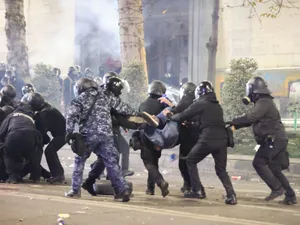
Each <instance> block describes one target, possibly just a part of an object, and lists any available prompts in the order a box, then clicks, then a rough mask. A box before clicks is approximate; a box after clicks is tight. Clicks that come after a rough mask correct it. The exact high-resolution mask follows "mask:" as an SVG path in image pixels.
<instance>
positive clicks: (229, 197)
mask: <svg viewBox="0 0 300 225" xmlns="http://www.w3.org/2000/svg"><path fill="white" fill-rule="evenodd" d="M225 204H227V205H236V204H237V200H236V195H234V194H232V195H227V198H226V199H225Z"/></svg>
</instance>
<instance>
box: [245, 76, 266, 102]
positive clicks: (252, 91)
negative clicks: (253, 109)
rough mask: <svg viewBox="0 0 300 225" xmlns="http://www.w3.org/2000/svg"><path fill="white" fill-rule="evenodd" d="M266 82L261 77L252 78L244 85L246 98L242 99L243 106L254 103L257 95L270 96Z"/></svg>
mask: <svg viewBox="0 0 300 225" xmlns="http://www.w3.org/2000/svg"><path fill="white" fill-rule="evenodd" d="M270 94H271V91H270V90H269V89H268V85H267V83H266V81H265V80H264V79H263V78H262V77H253V78H251V79H250V80H249V81H248V82H247V84H246V97H244V98H243V99H242V101H243V103H244V104H245V105H248V104H249V103H250V102H255V101H256V100H257V98H258V96H259V95H270Z"/></svg>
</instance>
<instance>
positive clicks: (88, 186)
mask: <svg viewBox="0 0 300 225" xmlns="http://www.w3.org/2000/svg"><path fill="white" fill-rule="evenodd" d="M94 184H95V180H91V179H89V178H87V179H86V180H85V181H84V183H83V184H82V188H83V189H84V190H86V191H87V192H88V193H89V194H90V195H92V196H97V193H96V192H95V190H94Z"/></svg>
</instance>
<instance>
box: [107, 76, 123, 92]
mask: <svg viewBox="0 0 300 225" xmlns="http://www.w3.org/2000/svg"><path fill="white" fill-rule="evenodd" d="M104 86H105V88H106V89H107V90H109V91H111V92H112V93H113V94H114V95H115V96H116V97H119V96H120V95H121V94H122V90H123V88H124V85H123V81H122V80H121V79H120V78H118V77H110V78H109V79H106V82H105V83H104Z"/></svg>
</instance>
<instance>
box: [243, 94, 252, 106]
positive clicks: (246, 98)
mask: <svg viewBox="0 0 300 225" xmlns="http://www.w3.org/2000/svg"><path fill="white" fill-rule="evenodd" d="M242 102H243V103H244V105H249V104H250V102H251V99H250V98H249V97H247V96H246V97H244V98H242Z"/></svg>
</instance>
